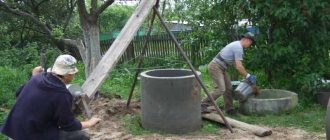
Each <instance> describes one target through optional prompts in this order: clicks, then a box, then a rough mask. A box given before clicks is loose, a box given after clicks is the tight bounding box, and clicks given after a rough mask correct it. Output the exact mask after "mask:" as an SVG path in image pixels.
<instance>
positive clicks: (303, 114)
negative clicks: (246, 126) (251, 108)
mask: <svg viewBox="0 0 330 140" xmlns="http://www.w3.org/2000/svg"><path fill="white" fill-rule="evenodd" d="M325 115H326V109H325V108H324V107H322V106H320V105H318V104H313V105H311V106H310V107H305V108H302V107H299V106H298V107H296V108H294V109H293V110H291V111H287V112H284V113H282V114H278V115H264V116H258V115H252V116H245V115H239V116H237V117H234V118H235V119H237V120H241V121H243V122H246V123H250V124H260V125H266V126H270V127H294V128H300V129H303V130H306V131H308V132H319V133H324V132H325Z"/></svg>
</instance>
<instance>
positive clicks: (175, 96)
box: [141, 69, 202, 134]
mask: <svg viewBox="0 0 330 140" xmlns="http://www.w3.org/2000/svg"><path fill="white" fill-rule="evenodd" d="M198 75H200V72H198ZM200 104H201V101H200V85H199V84H198V82H197V80H196V78H195V76H194V75H193V73H192V72H191V70H182V69H160V70H150V71H146V72H143V73H141V123H142V127H143V128H147V129H152V130H158V131H164V132H168V133H176V134H181V133H187V132H192V131H195V130H198V129H200V127H201V124H202V116H201V106H200Z"/></svg>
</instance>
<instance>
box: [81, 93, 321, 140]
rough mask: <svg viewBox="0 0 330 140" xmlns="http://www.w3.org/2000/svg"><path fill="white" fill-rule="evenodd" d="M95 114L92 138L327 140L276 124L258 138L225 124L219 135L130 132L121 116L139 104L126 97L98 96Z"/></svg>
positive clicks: (128, 139)
mask: <svg viewBox="0 0 330 140" xmlns="http://www.w3.org/2000/svg"><path fill="white" fill-rule="evenodd" d="M91 108H92V110H93V113H94V115H96V116H98V117H100V118H101V119H102V121H101V122H100V123H99V124H97V125H96V126H93V127H91V128H89V129H86V131H87V132H88V133H89V134H90V135H91V139H92V140H110V139H111V140H227V139H234V140H235V139H239V140H300V139H301V140H305V139H306V140H307V139H308V140H319V139H320V140H321V139H326V135H325V133H323V134H319V133H311V132H306V131H304V130H301V129H297V128H284V127H275V128H271V129H272V131H273V133H272V135H270V136H266V137H259V136H256V135H254V134H252V133H250V132H247V131H244V130H241V129H238V128H233V130H234V133H230V131H229V130H228V129H226V128H225V127H223V128H220V129H219V133H218V134H209V135H208V134H205V133H201V132H195V133H193V134H187V135H173V134H158V133H153V134H147V135H132V134H129V132H128V131H126V130H125V128H124V126H123V122H122V117H124V116H125V115H137V114H139V112H140V106H139V103H138V102H137V101H132V102H131V105H130V108H129V109H127V108H126V100H121V99H111V100H109V99H108V98H104V97H99V98H98V99H97V100H96V101H93V102H92V103H91Z"/></svg>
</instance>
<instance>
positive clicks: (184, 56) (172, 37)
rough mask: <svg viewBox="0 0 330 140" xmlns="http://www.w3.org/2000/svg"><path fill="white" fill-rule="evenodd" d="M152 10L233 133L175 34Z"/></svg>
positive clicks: (157, 13) (156, 10)
mask: <svg viewBox="0 0 330 140" xmlns="http://www.w3.org/2000/svg"><path fill="white" fill-rule="evenodd" d="M154 11H155V12H156V15H157V16H158V18H159V20H160V22H161V24H162V25H163V27H164V28H165V30H166V31H167V33H168V34H169V35H170V37H171V39H172V40H173V41H174V44H175V47H176V49H177V50H178V51H179V53H180V54H181V55H182V56H183V58H184V59H185V60H186V62H187V63H188V65H189V67H190V69H191V71H192V72H193V74H194V75H195V78H196V79H197V81H198V82H199V84H200V85H201V87H202V88H203V90H204V92H205V93H206V95H207V97H208V98H209V99H210V100H211V103H212V104H213V106H214V107H215V109H216V111H217V112H218V113H219V115H220V116H221V118H222V119H223V121H224V122H225V124H226V126H227V128H228V129H229V130H230V132H231V133H233V132H234V131H233V129H232V128H231V126H230V125H229V123H228V122H227V120H226V118H225V116H224V114H223V112H222V111H221V110H220V108H219V107H218V105H217V104H216V103H215V101H214V99H213V97H212V96H211V95H210V94H209V92H208V91H207V89H206V86H205V85H204V83H203V82H202V80H201V79H200V78H199V76H198V75H197V72H196V70H195V68H194V66H193V65H192V64H191V62H190V60H189V58H188V57H187V55H186V54H185V52H184V51H183V50H182V48H181V47H180V44H179V42H178V40H177V39H176V38H175V36H174V35H173V33H172V32H171V31H170V29H168V27H167V25H166V24H165V22H164V19H163V18H162V16H161V15H160V13H159V11H158V9H157V8H156V7H154Z"/></svg>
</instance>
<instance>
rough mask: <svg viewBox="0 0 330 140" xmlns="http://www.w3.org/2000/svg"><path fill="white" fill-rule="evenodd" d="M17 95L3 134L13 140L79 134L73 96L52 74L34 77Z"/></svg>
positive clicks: (52, 139)
mask: <svg viewBox="0 0 330 140" xmlns="http://www.w3.org/2000/svg"><path fill="white" fill-rule="evenodd" d="M19 91H20V93H19V96H18V97H17V101H16V103H15V105H14V107H13V108H12V110H11V111H10V113H9V115H8V118H7V119H6V120H5V122H4V124H3V126H2V128H1V132H2V133H3V134H5V135H7V136H8V137H10V138H12V139H14V140H58V139H59V131H60V130H64V131H74V130H81V123H80V122H79V121H77V120H76V119H75V118H74V115H73V113H72V111H71V106H72V95H71V94H70V92H69V91H68V90H67V88H66V86H65V84H64V83H63V82H62V81H61V80H60V79H58V78H57V77H55V76H54V75H53V74H51V73H44V74H40V75H37V76H34V77H32V78H31V79H30V80H29V81H28V82H27V83H26V84H25V85H24V86H23V87H22V89H21V90H19Z"/></svg>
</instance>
